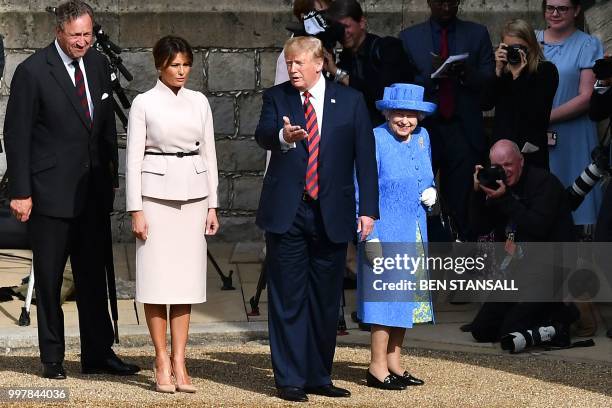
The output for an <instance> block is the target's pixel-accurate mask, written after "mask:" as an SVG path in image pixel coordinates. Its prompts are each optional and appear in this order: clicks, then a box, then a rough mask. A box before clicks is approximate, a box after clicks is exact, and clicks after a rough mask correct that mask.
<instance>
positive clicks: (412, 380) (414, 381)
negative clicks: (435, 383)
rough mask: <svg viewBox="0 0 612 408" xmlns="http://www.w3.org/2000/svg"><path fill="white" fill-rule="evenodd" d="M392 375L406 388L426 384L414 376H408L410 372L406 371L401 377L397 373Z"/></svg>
mask: <svg viewBox="0 0 612 408" xmlns="http://www.w3.org/2000/svg"><path fill="white" fill-rule="evenodd" d="M391 375H392V376H393V377H395V379H396V380H397V381H398V382H399V383H401V384H404V385H405V386H406V387H409V386H411V385H423V384H425V381H423V380H421V379H418V378H416V377H413V376H412V375H410V374H408V371H404V374H402V375H399V374H395V373H391Z"/></svg>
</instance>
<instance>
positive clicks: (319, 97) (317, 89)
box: [278, 74, 325, 150]
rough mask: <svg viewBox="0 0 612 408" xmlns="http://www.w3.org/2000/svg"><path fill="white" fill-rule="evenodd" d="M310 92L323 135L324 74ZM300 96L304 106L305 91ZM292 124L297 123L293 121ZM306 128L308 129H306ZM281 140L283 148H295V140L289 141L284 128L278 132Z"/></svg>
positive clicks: (311, 101) (321, 135) (320, 134)
mask: <svg viewBox="0 0 612 408" xmlns="http://www.w3.org/2000/svg"><path fill="white" fill-rule="evenodd" d="M308 92H309V93H310V103H311V104H312V106H313V108H314V110H315V114H316V115H317V125H318V127H319V136H320V137H323V134H322V133H321V129H322V128H323V105H324V102H325V78H324V77H323V75H322V74H320V76H319V80H318V81H317V83H316V84H314V86H313V87H312V88H310V89H309V90H308ZM300 98H301V99H302V106H303V105H304V99H305V98H304V92H300ZM292 125H295V124H294V123H292ZM304 130H306V129H304ZM278 137H279V140H280V142H281V149H283V150H288V149H293V148H295V142H293V143H287V142H286V141H285V138H284V137H283V129H281V130H280V132H279V133H278Z"/></svg>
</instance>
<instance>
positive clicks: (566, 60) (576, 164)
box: [536, 0, 603, 225]
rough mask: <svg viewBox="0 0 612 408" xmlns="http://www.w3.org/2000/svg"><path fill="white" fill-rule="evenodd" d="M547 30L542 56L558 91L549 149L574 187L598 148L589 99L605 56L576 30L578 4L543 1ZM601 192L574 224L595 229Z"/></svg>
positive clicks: (558, 172) (556, 168)
mask: <svg viewBox="0 0 612 408" xmlns="http://www.w3.org/2000/svg"><path fill="white" fill-rule="evenodd" d="M542 9H543V11H544V18H545V20H546V24H547V27H548V28H546V30H543V31H538V32H536V37H537V39H538V41H539V42H540V43H542V44H543V48H544V57H545V58H546V59H547V60H548V61H550V62H552V63H553V64H555V65H556V67H557V70H558V71H559V86H558V87H557V93H556V94H555V98H554V101H553V109H552V112H551V114H550V130H553V131H555V132H557V142H556V145H554V146H551V147H550V171H551V172H552V173H553V174H554V175H555V176H557V177H558V178H559V180H561V183H562V184H563V185H564V186H570V185H571V184H572V183H573V182H574V180H575V179H576V177H578V176H579V175H580V173H581V172H582V170H583V169H584V168H585V167H586V166H587V165H588V164H589V163H590V162H591V150H593V148H594V147H595V146H597V143H598V141H597V128H596V124H595V123H594V122H592V121H591V120H590V119H589V117H588V114H587V113H588V109H589V100H590V98H591V93H592V92H593V85H594V84H595V74H593V70H592V67H593V65H594V64H595V60H597V59H599V58H602V57H603V47H602V44H601V41H599V40H598V39H597V38H595V37H593V36H590V35H588V34H586V33H584V32H583V31H580V30H579V29H578V28H577V27H576V21H577V19H578V18H579V17H580V15H581V8H580V1H579V0H544V1H543V2H542ZM600 203H601V189H600V188H594V189H593V191H592V192H591V193H590V194H589V195H587V196H586V199H585V200H584V202H583V203H582V205H581V206H580V207H579V208H578V209H577V210H576V211H575V212H574V223H575V224H576V225H587V224H595V221H596V219H597V213H598V212H599V206H600Z"/></svg>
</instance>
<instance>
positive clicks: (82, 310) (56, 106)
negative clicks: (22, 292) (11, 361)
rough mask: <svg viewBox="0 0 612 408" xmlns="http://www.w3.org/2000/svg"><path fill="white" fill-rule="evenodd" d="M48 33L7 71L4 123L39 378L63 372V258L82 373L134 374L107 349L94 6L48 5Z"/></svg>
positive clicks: (110, 164) (107, 94) (104, 177)
mask: <svg viewBox="0 0 612 408" xmlns="http://www.w3.org/2000/svg"><path fill="white" fill-rule="evenodd" d="M56 16H57V26H56V30H55V34H56V40H55V41H54V42H53V43H52V44H50V45H49V46H48V47H46V48H43V49H41V50H39V51H37V52H36V53H34V55H32V56H30V57H29V58H27V59H26V60H25V61H24V62H22V63H21V64H20V65H19V66H18V67H17V69H16V70H15V74H14V76H13V81H12V83H11V95H10V98H9V101H8V106H7V111H6V119H5V123H4V137H5V144H6V157H7V165H8V168H7V171H8V174H9V193H10V197H11V204H10V205H11V209H12V211H13V213H14V214H15V216H16V217H17V218H18V219H19V220H20V221H22V222H26V221H27V222H28V233H29V236H30V241H31V246H32V252H33V257H34V270H35V271H36V280H35V290H36V306H37V318H38V341H39V347H40V357H41V360H42V363H43V376H44V377H47V378H53V379H64V378H66V373H65V371H64V367H63V365H62V362H63V359H64V348H65V347H64V322H63V313H62V309H61V306H60V287H61V282H62V273H63V271H64V267H65V264H66V260H67V257H68V256H70V261H71V264H72V270H73V274H74V282H75V285H76V297H77V307H78V311H79V328H80V333H81V368H82V372H83V373H110V374H119V375H126V374H134V373H135V372H137V371H138V367H137V366H134V365H130V364H125V363H123V362H122V361H121V360H120V359H119V358H118V357H117V356H116V355H115V354H114V352H113V350H112V349H111V346H112V343H113V328H112V325H111V320H110V317H109V314H108V301H107V295H106V279H105V273H104V255H103V248H104V236H105V235H104V234H107V233H108V232H109V228H110V222H109V211H110V210H111V209H112V200H113V187H117V141H116V131H115V120H114V114H113V108H112V102H111V101H112V96H111V85H110V70H109V67H108V63H107V62H106V59H105V58H104V57H103V56H102V55H101V54H99V53H98V52H97V51H95V50H93V49H91V48H90V47H91V43H92V40H93V38H92V37H93V11H92V9H91V8H90V7H89V6H88V5H87V4H85V3H83V2H81V1H70V2H67V3H64V4H62V5H60V6H59V7H58V8H57V10H56Z"/></svg>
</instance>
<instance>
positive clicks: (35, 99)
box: [0, 0, 612, 401]
mask: <svg viewBox="0 0 612 408" xmlns="http://www.w3.org/2000/svg"><path fill="white" fill-rule="evenodd" d="M427 4H428V7H429V10H430V17H429V18H428V19H427V20H426V21H424V22H421V23H418V24H415V25H412V26H410V27H407V28H405V29H404V30H402V31H401V33H399V35H398V37H392V36H387V37H381V36H378V35H376V34H374V33H371V32H369V30H368V22H367V17H366V15H365V14H364V11H363V9H362V7H361V5H360V4H359V2H358V1H356V0H335V1H331V0H296V1H295V2H294V5H293V14H294V16H295V17H296V19H297V20H298V24H297V26H293V27H292V29H291V32H292V33H293V34H292V38H290V39H289V40H288V41H287V42H286V44H285V46H284V49H283V52H282V53H281V55H280V56H279V59H278V64H277V71H276V80H275V86H274V87H272V88H270V89H267V90H266V91H265V92H264V93H263V107H262V111H261V116H260V120H259V124H258V126H257V130H256V132H255V139H256V141H257V143H258V144H259V145H260V146H261V147H262V148H264V149H266V150H267V151H268V158H267V162H266V172H265V176H264V180H263V187H262V192H261V197H260V204H259V209H258V211H257V219H256V223H257V225H258V226H259V227H261V228H262V229H263V230H264V231H265V239H266V252H267V260H266V268H267V285H268V296H269V301H268V309H269V319H268V324H269V333H270V348H271V360H272V367H273V371H274V381H275V385H276V387H277V389H278V394H279V396H280V397H281V398H283V399H285V400H289V401H307V400H308V397H307V395H308V394H318V395H324V396H328V397H348V396H350V391H349V390H345V389H342V388H339V387H336V386H334V385H333V383H332V380H331V378H332V377H331V372H332V361H333V356H334V349H335V344H336V343H335V334H336V324H337V317H338V309H339V307H340V299H341V291H342V284H343V271H344V269H345V268H344V265H345V262H346V256H347V247H348V245H351V244H356V245H357V247H358V251H357V255H356V257H357V263H358V265H359V267H358V276H357V282H358V311H357V317H358V319H359V320H360V322H362V323H363V324H367V325H368V326H369V327H370V330H371V362H370V365H369V366H368V369H367V372H366V373H365V378H366V381H367V385H368V386H372V387H377V388H381V389H388V390H402V389H405V388H406V387H408V386H415V385H423V384H424V381H423V380H421V379H419V378H417V377H415V376H413V375H412V374H411V373H410V372H409V368H407V367H404V365H403V364H402V359H401V358H400V357H401V349H402V344H403V340H404V335H405V331H406V329H409V328H411V327H412V326H413V324H416V323H424V322H434V320H435V314H434V309H433V301H432V298H431V294H430V293H429V292H424V293H420V294H419V295H418V296H416V295H414V294H412V295H406V296H405V297H402V298H394V299H393V301H369V300H368V297H367V296H366V295H365V294H364V292H365V290H366V289H365V287H366V286H367V284H365V283H364V282H365V281H366V278H367V271H368V270H370V271H371V266H372V256H373V255H372V253H376V251H377V249H376V248H378V247H379V246H380V245H382V244H384V243H404V244H410V248H411V249H410V250H411V251H412V254H413V255H414V256H419V255H422V254H423V253H425V251H426V246H427V243H428V242H431V241H458V242H476V241H487V240H489V241H496V242H502V243H504V242H505V243H506V248H515V245H516V244H518V243H523V242H572V241H575V240H576V239H578V238H579V237H582V238H584V236H585V235H586V236H588V235H589V234H590V233H591V232H592V228H582V229H577V228H576V226H593V225H595V224H597V219H598V217H599V223H598V226H597V229H596V230H595V235H594V238H595V240H600V241H609V240H610V239H611V233H610V231H612V216H611V214H612V189H608V190H607V192H606V193H605V194H606V197H605V199H604V203H603V206H602V196H603V192H602V191H603V190H602V188H601V187H600V186H599V185H597V186H595V185H594V184H595V182H594V181H596V180H593V178H592V177H591V178H588V177H587V184H589V189H592V191H590V193H589V194H586V193H587V192H588V191H584V189H582V190H580V191H582V192H583V193H585V194H583V195H582V196H581V198H580V201H579V203H578V204H579V205H577V206H576V207H577V208H575V207H574V206H572V204H571V203H570V201H569V198H568V192H567V188H569V187H570V186H572V185H573V183H574V181H575V180H576V178H577V177H578V176H579V175H580V174H581V172H582V171H583V170H585V169H591V170H592V169H593V168H595V169H596V170H597V171H599V173H597V174H599V175H601V174H603V173H605V172H606V171H607V170H609V168H602V167H606V162H605V160H601V159H600V160H596V161H595V165H594V166H595V167H593V168H592V167H590V166H591V164H592V163H591V152H592V151H593V150H596V148H597V147H598V146H599V150H598V152H599V156H601V154H604V156H605V149H604V148H602V145H601V143H600V141H599V139H598V134H597V125H596V122H595V121H596V120H603V119H605V118H608V117H609V116H610V106H612V103H611V102H610V98H611V93H612V91H610V88H611V85H612V83H611V78H609V77H607V78H599V77H597V74H596V73H595V72H594V71H593V67H594V66H595V65H596V61H598V60H602V59H603V58H604V50H603V46H602V43H601V41H600V40H599V39H597V38H596V37H594V36H591V35H589V34H587V33H585V32H584V31H582V30H581V28H580V27H582V19H583V9H582V7H581V3H580V1H579V0H543V1H542V15H543V19H544V22H545V27H546V28H545V29H544V30H535V29H534V27H532V26H531V25H530V24H529V23H528V22H527V21H525V20H523V19H513V20H511V21H508V22H506V23H505V24H504V25H503V27H502V30H501V35H500V37H499V38H498V39H497V41H495V45H494V44H493V42H492V41H491V38H490V36H489V32H488V29H487V27H485V26H484V25H482V24H478V23H475V22H471V21H466V20H463V19H461V18H459V17H458V14H459V11H460V6H461V1H460V0H427ZM56 16H57V25H56V29H55V36H56V40H55V41H54V43H52V44H51V45H50V46H48V47H46V48H45V49H43V50H40V51H38V52H37V53H35V54H34V55H32V56H30V57H29V58H27V59H26V60H25V61H24V62H23V63H21V64H20V65H19V66H18V67H17V70H16V71H15V75H14V76H13V81H12V84H11V88H12V89H13V90H14V89H19V92H15V91H13V92H11V95H10V98H9V102H8V107H7V113H6V122H5V124H4V135H5V145H6V150H7V163H8V169H9V172H10V176H11V178H10V185H9V186H10V195H11V199H12V200H11V209H12V211H13V213H14V214H15V216H16V217H17V218H18V219H19V220H20V221H22V222H26V221H28V223H29V228H30V232H31V233H32V234H33V237H34V238H33V239H32V249H33V251H34V259H35V266H36V271H37V274H38V275H40V277H39V276H37V279H36V295H37V300H38V308H37V313H38V325H39V326H38V333H39V342H40V350H41V360H42V363H43V376H45V377H47V378H52V379H63V378H65V377H66V373H65V370H64V368H63V365H62V364H63V358H64V345H63V344H64V343H63V316H62V314H61V308H60V304H59V303H58V300H59V296H58V293H59V285H58V283H59V282H60V281H61V276H62V272H63V269H64V265H65V263H66V259H67V257H68V256H70V257H71V260H72V266H73V270H74V274H75V283H76V286H77V303H78V306H79V312H80V313H86V314H87V317H86V318H83V319H79V321H80V329H81V345H82V353H81V359H82V361H81V364H82V370H83V372H84V373H97V372H105V373H110V374H118V375H128V374H134V373H136V372H137V371H138V370H139V369H140V368H139V367H137V366H135V365H132V364H127V363H124V362H123V361H121V360H120V359H119V358H118V357H117V356H116V355H115V354H114V353H113V351H112V349H111V345H112V327H111V323H110V320H109V319H108V314H107V312H106V310H105V305H106V295H105V293H103V291H101V289H100V288H102V287H106V285H105V284H104V282H102V279H103V276H104V275H103V264H104V261H103V254H102V253H101V252H100V251H101V249H100V248H102V247H103V245H102V244H100V245H97V244H99V243H96V241H95V240H89V239H86V237H87V235H88V233H89V232H90V231H91V230H92V229H102V230H105V231H110V223H109V222H108V213H109V210H110V207H109V205H111V204H110V203H112V194H111V192H112V190H113V187H116V186H117V167H118V165H117V160H118V156H117V145H116V131H115V122H114V116H113V110H112V107H111V106H110V100H109V95H111V98H110V99H112V90H111V84H110V82H109V78H110V75H109V72H108V64H107V63H106V61H105V59H104V58H103V57H102V56H101V55H100V54H99V53H98V52H97V51H95V50H93V49H91V42H92V36H93V33H92V29H93V21H94V18H93V10H92V9H91V8H90V7H89V6H87V5H86V4H85V3H83V2H81V1H69V2H67V3H65V4H64V5H62V6H60V7H58V9H57V11H56ZM338 47H340V48H341V49H342V51H341V52H340V53H337V52H336V51H337V48H338ZM0 56H3V49H2V37H0ZM153 58H154V61H155V68H156V69H157V70H158V78H159V79H158V81H157V83H156V84H154V86H153V87H152V88H151V89H150V90H149V91H147V92H145V93H143V94H142V95H139V96H137V97H136V98H135V99H134V101H133V105H132V108H131V111H130V117H129V127H128V139H127V140H128V143H127V155H126V156H127V159H126V160H127V161H126V163H127V164H126V169H127V171H126V190H127V191H126V197H127V207H126V209H127V211H128V212H130V214H131V216H132V231H133V233H134V236H135V238H136V243H137V245H136V300H137V301H140V302H142V303H144V304H145V315H146V320H147V325H148V327H149V331H150V335H151V338H152V342H153V345H154V348H155V363H154V365H153V372H154V379H155V388H156V390H157V391H159V392H167V393H173V392H177V391H178V392H195V391H196V388H195V387H194V386H193V384H192V383H191V378H190V377H189V375H188V371H187V367H186V366H185V345H186V342H187V339H188V329H189V318H190V312H191V304H193V303H201V302H204V301H206V240H205V235H214V234H215V233H216V232H217V231H218V229H219V222H218V220H217V214H216V208H217V206H218V200H217V186H218V180H217V177H218V176H217V161H216V160H217V159H216V153H215V143H214V128H213V123H212V112H211V109H210V106H209V103H208V101H207V99H206V97H205V96H204V95H203V94H202V93H200V92H196V91H191V90H189V89H186V88H185V87H184V85H185V83H186V82H187V80H188V77H189V72H190V70H191V67H192V63H193V51H192V49H191V47H190V45H189V44H188V43H187V41H186V40H184V39H183V38H181V37H176V36H167V37H163V38H161V39H159V40H158V41H157V43H156V44H155V46H154V47H153ZM48 64H50V65H51V66H52V69H51V70H49V69H43V68H42V67H43V66H44V67H46V66H47V65H48ZM3 65H4V59H3V58H1V59H0V71H2V69H3ZM43 71H44V75H41V74H40V73H41V72H43ZM596 80H599V81H597V83H596ZM594 87H595V89H596V91H595V92H594V91H593V90H594ZM491 109H495V111H494V116H493V120H492V133H491V134H490V135H487V132H486V126H485V120H484V117H483V111H487V110H491ZM589 109H590V111H589ZM67 112H70V115H67ZM589 115H590V116H589ZM58 117H63V118H64V120H62V121H58V120H57V118H58ZM602 151H603V152H604V153H601V152H602ZM607 154H608V156H607V157H608V163H607V164H608V165H609V149H608V153H607ZM599 156H598V157H599ZM489 166H492V167H496V168H498V169H500V171H501V173H499V174H500V177H499V179H496V180H494V182H495V183H494V184H493V185H488V184H485V183H483V182H482V179H481V178H480V177H479V173H480V172H481V171H483V169H485V168H486V167H489ZM608 167H609V166H608ZM585 171H586V170H585ZM589 174H591V173H589ZM589 180H590V181H593V183H590V182H589ZM434 214H435V215H434ZM364 243H365V244H367V245H370V247H368V246H365V245H364ZM371 248H374V250H372V249H371ZM372 251H374V252H372ZM512 251H514V249H512ZM513 253H514V252H513ZM48 259H54V260H55V261H54V262H48V261H47V260H48ZM427 275H428V270H427V268H426V267H421V268H420V269H419V270H417V271H415V276H416V277H417V278H418V277H427ZM166 305H170V307H169V308H167V306H166ZM584 310H586V309H585V307H584V305H581V306H580V307H579V308H576V307H575V306H574V305H568V304H564V303H562V302H556V303H554V302H551V303H545V304H544V303H521V302H506V303H485V304H484V305H483V306H482V307H481V309H480V311H479V312H478V314H477V316H476V318H475V319H474V321H473V322H472V323H471V324H469V325H467V326H466V327H465V328H464V329H465V331H470V332H471V333H472V335H473V337H474V338H475V339H476V340H477V341H500V340H503V339H504V338H506V337H505V336H506V335H507V334H508V333H514V332H516V333H522V332H524V331H525V330H527V329H530V328H531V327H534V326H536V327H538V326H544V327H546V328H545V329H543V332H542V333H544V334H542V336H543V338H553V337H554V336H555V334H559V333H560V332H563V333H564V334H566V331H567V327H568V325H569V324H571V323H572V322H573V321H575V320H577V319H580V318H581V316H580V315H581V313H582V314H583V315H584V313H583V311H584ZM579 312H581V313H579ZM92 316H97V317H96V318H92ZM168 316H169V318H168ZM92 319H93V321H94V322H95V323H93V324H92ZM168 324H169V325H170V329H171V334H172V348H171V353H170V356H169V355H168V352H167V347H166V337H165V336H166V330H167V326H168ZM593 333H594V331H593V330H590V331H588V330H587V331H586V332H584V333H583V334H585V335H592V334H593ZM546 336H548V337H546ZM515 338H517V336H514V337H512V339H511V340H510V341H509V343H508V342H506V344H510V346H509V347H510V348H511V349H512V347H514V346H516V344H514V346H513V345H512V344H513V343H512V341H514V340H513V339H515Z"/></svg>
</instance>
